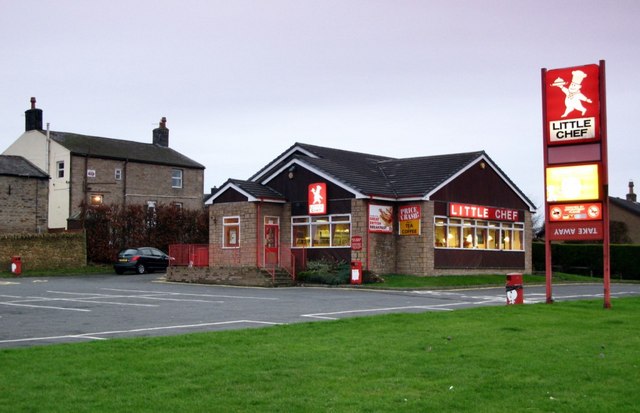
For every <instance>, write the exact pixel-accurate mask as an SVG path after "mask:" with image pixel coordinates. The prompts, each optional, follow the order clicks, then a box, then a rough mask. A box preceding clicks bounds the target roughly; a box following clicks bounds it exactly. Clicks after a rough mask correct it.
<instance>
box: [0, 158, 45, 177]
mask: <svg viewBox="0 0 640 413" xmlns="http://www.w3.org/2000/svg"><path fill="white" fill-rule="evenodd" d="M0 175H8V176H23V177H33V178H40V179H48V178H49V175H47V173H46V172H44V171H43V170H42V169H40V168H38V167H37V166H35V165H34V164H32V163H31V162H29V161H28V160H26V159H24V158H23V157H22V156H13V155H0Z"/></svg>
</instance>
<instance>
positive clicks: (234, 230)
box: [222, 217, 240, 248]
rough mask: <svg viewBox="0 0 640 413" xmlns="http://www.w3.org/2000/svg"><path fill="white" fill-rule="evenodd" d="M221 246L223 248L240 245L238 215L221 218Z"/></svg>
mask: <svg viewBox="0 0 640 413" xmlns="http://www.w3.org/2000/svg"><path fill="white" fill-rule="evenodd" d="M222 246H223V248H239V247H240V217H223V218H222Z"/></svg>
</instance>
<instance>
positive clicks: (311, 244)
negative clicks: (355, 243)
mask: <svg viewBox="0 0 640 413" xmlns="http://www.w3.org/2000/svg"><path fill="white" fill-rule="evenodd" d="M291 246H292V247H294V248H295V247H297V248H328V247H350V246H351V215H349V214H340V215H320V216H295V217H291Z"/></svg>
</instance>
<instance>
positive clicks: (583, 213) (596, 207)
mask: <svg viewBox="0 0 640 413" xmlns="http://www.w3.org/2000/svg"><path fill="white" fill-rule="evenodd" d="M601 219H602V204H601V203H599V202H596V203H587V204H560V205H551V206H550V207H549V220H551V222H559V221H598V220H601Z"/></svg>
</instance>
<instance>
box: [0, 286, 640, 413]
mask: <svg viewBox="0 0 640 413" xmlns="http://www.w3.org/2000/svg"><path fill="white" fill-rule="evenodd" d="M3 317H4V316H3ZM639 325H640V298H625V299H615V300H614V302H613V309H611V310H604V309H603V308H602V303H601V302H600V301H599V300H596V301H581V302H565V303H556V304H553V305H545V304H537V305H525V306H500V307H485V308H476V309H468V310H459V311H455V312H429V313H421V314H392V315H384V316H376V317H366V318H352V319H346V320H340V321H331V322H314V323H305V324H292V325H283V326H276V327H271V328H263V329H255V330H238V331H226V332H218V333H206V334H191V335H182V336H176V337H164V338H141V339H127V340H109V341H97V342H91V343H82V344H70V345H69V344H67V345H55V346H42V347H34V348H26V349H10V350H2V351H0V366H2V374H1V375H0V411H1V412H12V413H15V412H27V411H28V412H35V411H47V412H70V411H73V412H125V411H126V412H131V411H135V412H158V411H171V412H202V411H224V412H265V411H269V412H274V411H286V412H418V411H424V412H426V411H438V412H442V411H457V412H513V411H527V412H550V411H554V412H576V411H583V412H621V411H637V409H638V406H640V392H638V391H637V388H638V386H640V363H639V362H638V360H640V357H639V356H640V354H639V353H640V350H639V349H640V334H638V326H639Z"/></svg>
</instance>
